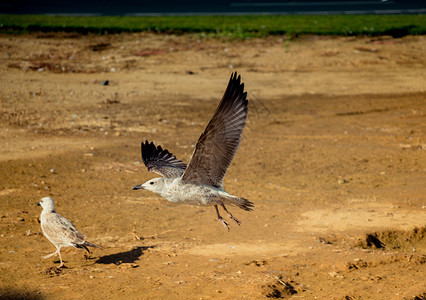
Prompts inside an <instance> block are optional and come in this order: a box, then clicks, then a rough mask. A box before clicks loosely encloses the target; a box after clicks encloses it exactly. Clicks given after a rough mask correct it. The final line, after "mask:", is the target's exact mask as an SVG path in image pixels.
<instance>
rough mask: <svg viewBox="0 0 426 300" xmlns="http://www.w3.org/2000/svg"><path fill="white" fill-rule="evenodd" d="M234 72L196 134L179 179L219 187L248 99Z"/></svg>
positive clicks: (238, 138)
mask: <svg viewBox="0 0 426 300" xmlns="http://www.w3.org/2000/svg"><path fill="white" fill-rule="evenodd" d="M240 82H241V76H239V75H238V77H237V73H236V72H235V73H233V74H232V75H231V79H230V80H229V83H228V87H227V88H226V90H225V94H224V95H223V98H222V100H221V102H220V103H219V106H218V107H217V109H216V112H215V113H214V115H213V117H212V119H211V120H210V122H209V124H208V125H207V127H206V129H205V130H204V133H203V134H202V135H201V136H200V138H199V139H198V142H197V146H196V147H195V150H194V153H193V154H192V157H191V160H190V162H189V164H188V167H187V168H186V170H185V173H184V174H183V176H182V179H183V180H184V181H185V182H188V183H194V184H203V185H212V186H215V187H221V186H222V182H223V177H224V176H225V173H226V170H227V169H228V167H229V165H230V164H231V161H232V159H233V158H234V156H235V153H236V152H237V149H238V146H239V145H240V142H241V134H242V132H243V129H244V126H245V125H246V119H247V111H248V107H247V105H248V101H247V99H246V97H247V93H246V92H244V84H243V83H240Z"/></svg>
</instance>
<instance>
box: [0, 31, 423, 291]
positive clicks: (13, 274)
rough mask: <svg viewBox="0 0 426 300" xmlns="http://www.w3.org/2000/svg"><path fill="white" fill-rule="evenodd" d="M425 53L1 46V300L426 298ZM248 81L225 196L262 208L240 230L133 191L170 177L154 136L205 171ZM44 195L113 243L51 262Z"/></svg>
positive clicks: (36, 40) (359, 45)
mask: <svg viewBox="0 0 426 300" xmlns="http://www.w3.org/2000/svg"><path fill="white" fill-rule="evenodd" d="M424 49H426V37H424V36H414V37H411V36H408V37H404V38H401V39H393V38H390V37H380V38H368V37H365V38H364V37H359V38H352V37H317V36H303V37H298V38H296V39H292V40H289V39H286V37H271V38H266V39H252V40H248V41H222V40H214V39H205V38H204V39H201V40H200V39H199V37H197V36H168V35H152V34H122V35H107V36H92V35H89V36H80V35H77V34H32V35H20V36H10V35H3V36H0V62H1V63H0V76H1V81H0V86H1V89H0V101H1V107H0V124H1V127H0V129H1V130H0V139H1V143H0V168H1V172H0V189H1V190H0V199H1V201H0V206H1V210H0V250H1V251H0V284H1V285H0V298H2V299H5V298H13V299H16V298H19V297H20V298H25V299H59V298H64V299H82V298H85V299H178V298H179V299H259V298H265V297H276V298H278V297H282V298H302V299H426V284H425V282H426V264H425V262H426V238H425V235H426V233H425V232H426V229H425V225H426V221H425V220H426V196H425V195H426V184H425V182H426V152H425V151H426V149H425V148H426V138H425V136H426V118H425V110H426V91H425V87H426V72H425V70H426V52H425V51H424ZM235 70H237V71H238V72H239V73H241V74H242V79H243V81H244V83H245V88H246V90H247V92H248V98H249V99H250V104H249V106H250V108H249V118H248V124H247V127H246V129H245V131H244V134H243V141H242V144H241V146H240V148H239V151H238V153H237V155H236V157H235V159H234V161H233V163H232V165H231V167H230V168H229V170H228V173H227V176H226V177H225V188H226V190H227V191H228V192H230V193H231V194H235V195H239V196H242V197H245V198H248V199H250V200H251V201H253V202H254V203H255V205H256V207H255V210H254V211H252V212H245V211H242V210H240V209H238V208H236V207H231V212H233V214H234V215H235V216H236V217H238V218H239V219H240V221H241V222H242V224H241V226H237V225H236V224H234V223H231V230H230V231H229V232H228V231H226V230H225V228H223V227H222V226H221V225H220V223H219V222H218V221H217V219H216V214H215V211H214V209H213V208H210V207H207V208H206V207H192V206H173V205H170V204H167V203H164V201H161V200H160V198H159V197H158V196H157V195H155V194H152V193H150V192H148V191H132V190H131V188H132V186H134V185H136V184H140V183H143V182H145V181H146V180H147V179H149V178H152V177H155V176H156V175H155V174H153V173H149V172H148V171H147V170H146V169H145V167H144V166H143V164H142V163H141V157H140V142H141V141H143V140H145V139H148V140H153V141H155V142H156V143H157V144H161V145H162V146H163V147H166V148H167V149H169V150H170V151H171V152H173V153H174V154H175V155H176V156H177V157H178V158H180V159H181V160H183V161H188V159H189V157H190V155H191V153H192V149H193V146H194V144H195V143H196V141H197V139H198V137H199V135H200V134H201V132H202V131H203V130H204V127H205V126H206V124H207V122H208V121H209V120H210V117H211V115H212V114H213V112H214V109H215V107H216V105H217V104H218V102H219V100H220V98H221V96H222V94H223V91H224V89H225V87H226V84H227V82H228V79H229V77H230V75H231V72H233V71H235ZM105 80H108V82H109V85H102V84H101V83H102V82H103V81H105ZM44 196H51V197H53V198H54V200H55V202H56V210H57V211H58V213H60V214H62V215H63V216H66V217H67V218H69V219H70V220H72V221H73V223H74V225H75V226H76V227H77V228H78V229H79V230H80V231H81V232H83V233H84V234H86V235H87V239H88V241H90V242H92V243H96V244H99V245H101V246H102V249H94V250H93V251H92V253H91V255H90V256H83V251H81V250H78V249H70V248H68V249H65V250H63V251H62V254H63V255H62V256H63V258H64V260H65V265H66V266H67V268H64V269H57V268H56V267H55V266H58V264H59V263H58V259H57V258H50V259H47V260H42V259H41V256H43V255H46V254H49V253H51V252H53V251H54V250H55V249H54V247H53V245H52V244H50V242H49V241H48V240H47V239H46V238H45V237H44V236H43V235H42V233H41V229H40V224H39V216H40V211H41V210H40V207H36V203H37V202H38V201H39V199H40V198H42V197H44ZM415 297H417V298H415Z"/></svg>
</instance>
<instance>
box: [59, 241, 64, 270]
mask: <svg viewBox="0 0 426 300" xmlns="http://www.w3.org/2000/svg"><path fill="white" fill-rule="evenodd" d="M58 255H59V260H60V262H61V264H60V265H59V267H58V268H62V267H65V265H64V262H63V261H62V257H61V246H59V247H58Z"/></svg>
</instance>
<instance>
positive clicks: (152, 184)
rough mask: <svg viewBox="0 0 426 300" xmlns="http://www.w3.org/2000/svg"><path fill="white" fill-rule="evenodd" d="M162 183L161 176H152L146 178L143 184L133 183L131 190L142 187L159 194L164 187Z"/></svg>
mask: <svg viewBox="0 0 426 300" xmlns="http://www.w3.org/2000/svg"><path fill="white" fill-rule="evenodd" d="M164 184H165V182H164V178H163V177H157V178H153V179H150V180H148V181H147V182H145V183H144V184H140V185H135V186H134V187H133V188H132V190H140V189H144V190H148V191H151V192H154V193H157V194H160V193H161V192H162V191H163V189H164Z"/></svg>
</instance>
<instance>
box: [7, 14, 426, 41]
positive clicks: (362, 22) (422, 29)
mask: <svg viewBox="0 0 426 300" xmlns="http://www.w3.org/2000/svg"><path fill="white" fill-rule="evenodd" d="M35 31H43V32H78V33H83V34H86V33H96V34H107V33H121V32H142V31H153V32H158V33H177V34H179V33H202V34H206V35H210V36H216V37H231V38H248V37H264V36H269V35H280V34H291V35H299V34H320V35H371V36H374V35H392V36H395V37H400V36H404V35H420V34H425V33H426V15H328V16H299V15H298V16H293V15H292V16H265V15H249V16H168V17H128V16H124V17H119V16H105V17H69V16H47V15H0V32H4V33H5V32H9V33H28V32H35Z"/></svg>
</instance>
